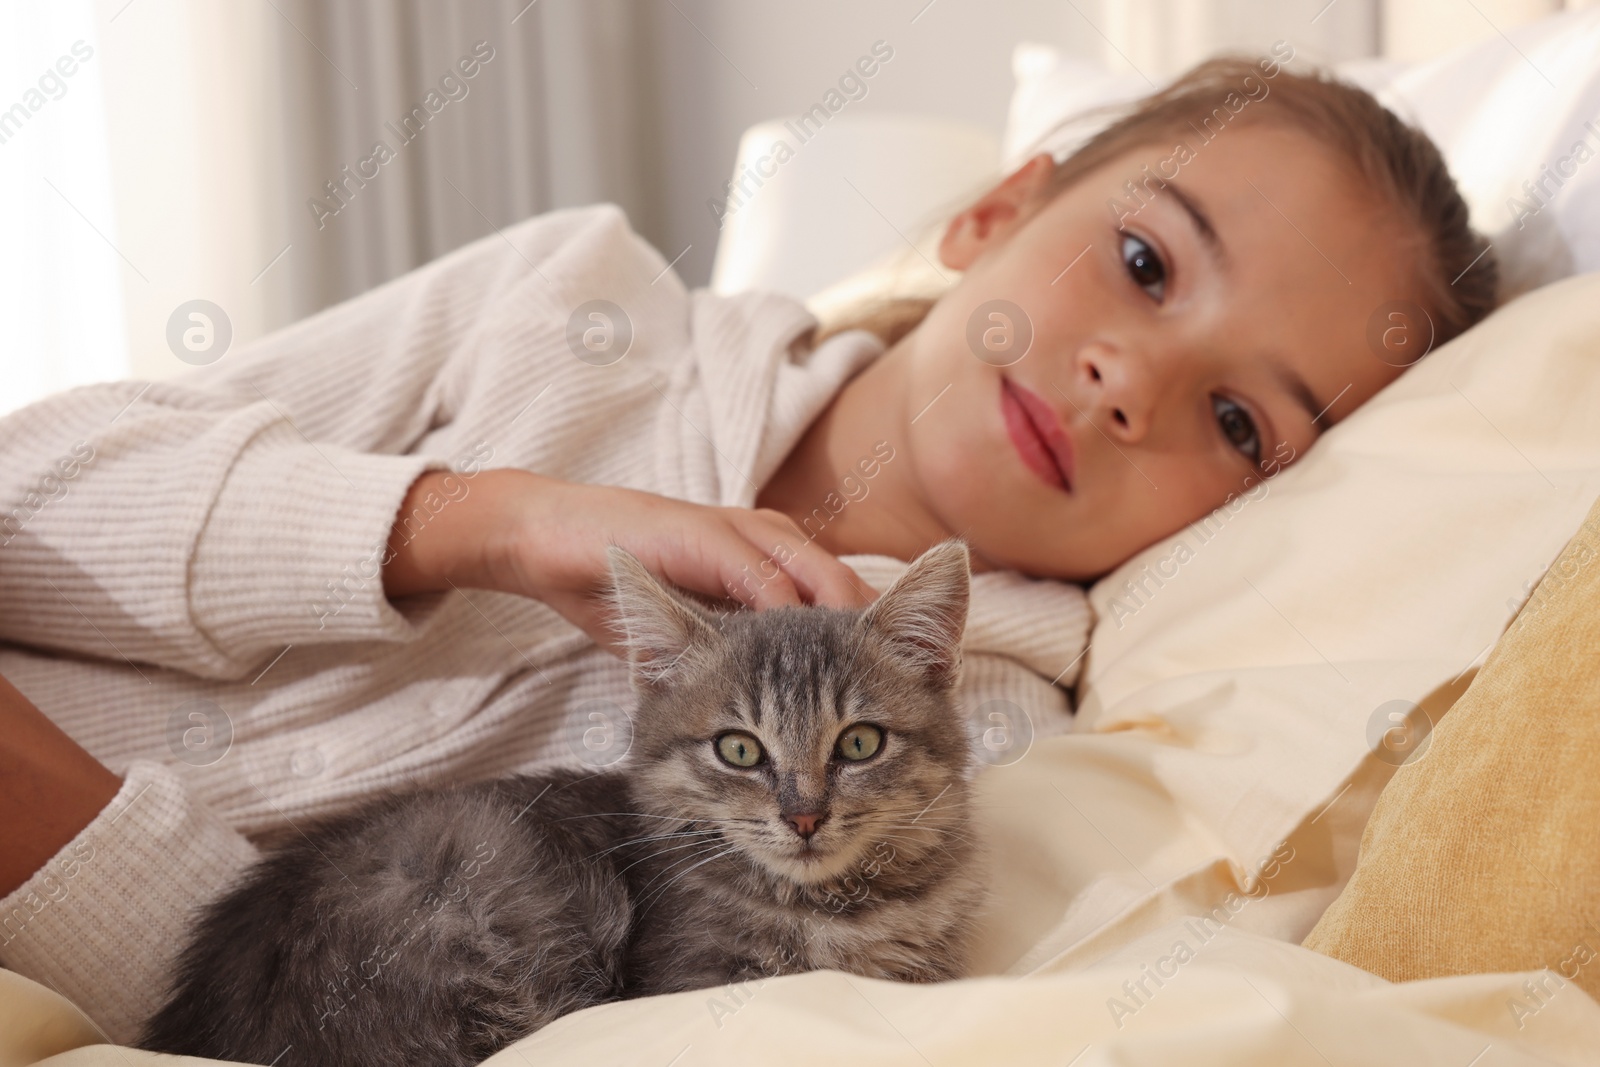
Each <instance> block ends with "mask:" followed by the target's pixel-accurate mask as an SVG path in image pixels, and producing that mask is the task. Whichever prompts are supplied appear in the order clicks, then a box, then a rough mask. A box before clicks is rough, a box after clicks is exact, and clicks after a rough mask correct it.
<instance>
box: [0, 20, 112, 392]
mask: <svg viewBox="0 0 1600 1067" xmlns="http://www.w3.org/2000/svg"><path fill="white" fill-rule="evenodd" d="M0 10H3V11H4V19H5V32H3V33H0V71H4V72H5V73H6V75H7V77H6V78H5V79H4V82H3V84H0V93H3V94H4V95H3V96H0V204H4V205H5V206H6V218H5V222H4V224H3V229H0V233H3V234H4V239H3V240H0V322H3V323H4V324H5V338H4V340H3V341H0V414H4V413H5V412H7V411H11V410H13V409H15V408H18V407H21V406H23V405H24V404H27V403H30V402H32V401H34V400H37V399H39V398H40V397H43V396H46V395H48V394H49V393H53V392H56V391H57V390H60V389H66V388H68V387H70V386H73V385H79V384H82V383H84V382H91V381H97V380H100V379H105V378H116V377H121V376H123V375H125V374H127V371H128V353H127V347H126V345H125V343H124V334H123V316H122V294H121V275H122V273H123V272H124V271H132V270H133V269H134V268H133V267H131V266H130V264H128V263H126V262H124V261H123V260H122V259H121V258H120V256H119V254H118V252H117V250H116V247H115V246H116V242H117V240H118V237H117V227H116V219H115V217H114V213H113V211H112V197H111V170H110V164H109V161H108V157H107V152H106V136H105V112H104V109H103V108H102V106H101V93H100V67H101V57H100V50H99V48H98V47H97V46H98V44H99V40H98V37H97V35H96V32H95V24H94V13H93V10H92V7H91V5H90V3H89V0H54V2H52V3H50V4H48V5H46V4H27V5H24V4H16V3H6V4H5V6H4V8H3V9H0ZM75 45H76V51H74V46H75ZM83 56H88V58H87V59H82V58H80V57H83ZM68 71H70V73H65V72H68ZM135 284H138V282H137V279H135Z"/></svg>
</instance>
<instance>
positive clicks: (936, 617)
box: [861, 541, 971, 687]
mask: <svg viewBox="0 0 1600 1067" xmlns="http://www.w3.org/2000/svg"><path fill="white" fill-rule="evenodd" d="M970 584H971V561H970V559H969V557H968V554H967V546H966V544H965V543H963V542H961V541H945V542H943V543H942V544H938V545H935V546H933V547H932V548H930V549H928V551H926V552H924V553H923V554H922V555H920V556H918V557H917V559H916V561H915V562H913V563H912V564H911V566H910V567H908V568H907V569H906V572H905V573H904V574H902V575H901V576H900V578H899V579H898V580H897V581H896V582H895V583H894V584H893V585H891V586H890V587H889V588H888V589H887V590H886V591H885V592H884V594H883V595H882V596H880V597H879V598H878V599H877V600H876V601H874V602H873V604H872V606H871V607H869V608H867V610H866V611H865V612H864V613H863V614H862V617H861V623H862V625H863V626H866V627H870V628H871V629H873V630H876V631H877V632H878V633H879V634H881V635H883V636H884V637H885V638H887V639H888V641H889V644H890V646H891V648H892V649H893V650H894V652H895V654H896V656H898V658H899V659H900V660H901V662H903V663H905V664H907V665H908V666H910V667H912V668H913V669H914V670H917V671H919V672H920V673H921V674H922V675H923V676H924V677H926V678H927V679H928V681H929V682H931V683H933V684H934V685H939V686H945V687H949V686H953V685H955V684H956V682H957V681H958V680H959V679H960V677H961V635H962V633H963V632H964V631H965V630H966V626H967V602H968V599H969V587H970Z"/></svg>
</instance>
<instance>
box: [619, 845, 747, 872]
mask: <svg viewBox="0 0 1600 1067" xmlns="http://www.w3.org/2000/svg"><path fill="white" fill-rule="evenodd" d="M723 843H724V842H723V841H722V840H721V839H718V840H716V841H712V842H710V847H712V848H720V847H722V845H723ZM705 844H707V842H705V841H690V842H689V843H688V844H686V845H673V846H672V847H671V848H662V849H657V850H656V851H654V852H652V853H650V854H649V855H647V856H640V857H639V858H638V859H636V860H634V861H633V862H632V863H630V864H628V865H627V866H626V867H624V868H622V870H621V871H619V872H618V873H619V874H626V873H627V872H628V871H631V870H633V869H634V868H635V867H637V866H639V864H641V863H643V862H644V861H645V860H649V859H657V858H659V857H660V856H662V855H665V854H666V853H668V852H681V851H683V850H684V849H686V848H695V847H698V846H700V845H705ZM698 855H701V853H699V852H696V853H695V854H694V855H693V856H689V857H687V858H688V859H693V858H694V856H698ZM673 862H675V863H676V862H678V861H676V860H674V861H673Z"/></svg>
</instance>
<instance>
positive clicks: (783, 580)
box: [652, 523, 804, 610]
mask: <svg viewBox="0 0 1600 1067" xmlns="http://www.w3.org/2000/svg"><path fill="white" fill-rule="evenodd" d="M695 533H696V536H695V537H694V539H693V540H692V541H689V542H687V543H680V544H679V545H677V546H675V547H674V548H672V549H668V550H666V551H663V552H662V553H661V554H660V555H659V556H658V561H657V562H658V568H652V569H658V572H659V573H660V574H661V576H662V577H663V578H665V579H666V580H667V581H669V582H671V583H673V584H674V585H679V586H682V587H683V588H685V589H692V590H694V591H695V592H697V593H704V594H706V595H707V596H714V597H732V598H733V599H735V600H737V601H739V603H741V604H744V605H745V606H747V607H752V608H755V609H757V610H764V609H766V608H775V607H780V606H782V605H785V604H800V603H803V602H804V601H803V599H802V597H801V594H800V591H799V590H798V589H796V588H795V585H794V582H793V581H792V580H791V579H790V577H789V575H788V574H786V573H785V572H784V570H783V568H781V567H779V566H778V565H777V563H776V562H775V561H774V560H773V559H772V558H771V557H770V556H769V555H767V554H765V553H763V552H762V551H761V549H760V548H758V547H757V545H755V544H753V543H752V542H751V541H750V540H748V539H747V538H745V537H743V536H741V534H740V533H739V531H737V530H735V529H733V528H731V527H730V526H728V525H726V524H723V523H713V524H711V525H710V527H709V528H707V529H698V530H696V531H695Z"/></svg>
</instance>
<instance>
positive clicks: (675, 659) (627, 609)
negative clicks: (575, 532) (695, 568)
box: [606, 545, 721, 686]
mask: <svg viewBox="0 0 1600 1067" xmlns="http://www.w3.org/2000/svg"><path fill="white" fill-rule="evenodd" d="M606 559H607V561H608V562H609V563H610V565H611V589H610V595H609V601H610V608H611V617H612V625H613V628H614V629H616V630H617V631H618V632H619V633H620V635H621V636H622V639H623V644H624V645H625V646H626V647H627V649H628V663H629V665H630V666H632V668H633V681H634V683H635V684H636V685H640V686H655V685H661V684H664V683H668V682H670V681H672V680H673V678H674V677H675V676H676V674H677V673H678V670H677V669H678V668H679V667H680V666H683V665H684V664H685V663H686V662H687V661H688V653H690V652H691V651H692V650H694V649H697V648H704V647H707V646H709V645H711V644H712V643H713V642H715V641H717V640H720V637H721V635H720V634H719V633H718V632H717V629H716V627H715V626H713V625H712V622H711V620H710V619H709V618H708V617H707V616H706V614H705V613H704V612H702V611H701V610H700V609H699V608H697V607H695V606H694V605H692V604H690V603H689V602H688V601H687V600H685V599H684V598H683V597H681V596H679V595H678V594H676V593H674V592H673V591H672V590H671V589H669V588H667V587H666V586H665V585H663V584H662V583H661V582H660V581H658V580H657V579H656V576H655V575H653V574H651V573H650V571H649V570H648V569H647V568H646V567H645V565H644V564H643V563H640V562H639V561H638V559H636V558H635V557H634V555H633V554H632V553H631V552H629V551H628V550H627V549H624V548H619V547H618V546H616V545H610V546H608V547H607V548H606Z"/></svg>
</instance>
